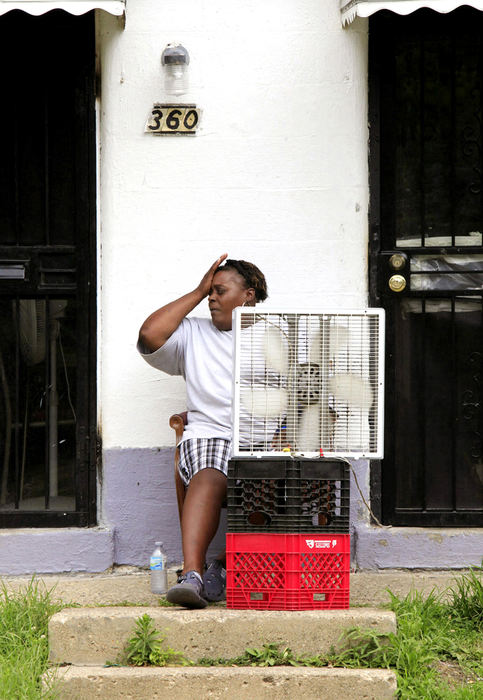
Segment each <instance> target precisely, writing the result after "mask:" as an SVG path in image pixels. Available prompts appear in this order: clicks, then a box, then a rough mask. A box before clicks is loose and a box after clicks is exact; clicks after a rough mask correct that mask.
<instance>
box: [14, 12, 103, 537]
mask: <svg viewBox="0 0 483 700" xmlns="http://www.w3.org/2000/svg"><path fill="white" fill-rule="evenodd" d="M94 57H95V45H94V16H93V13H89V14H87V15H83V16H80V17H74V16H72V15H70V14H67V13H65V12H62V11H54V12H49V13H48V14H46V15H43V16H40V17H32V16H30V15H28V14H25V13H23V12H19V11H15V12H10V13H8V14H6V15H3V16H2V17H0V66H1V69H0V72H1V78H2V80H1V82H2V95H3V99H2V107H1V109H0V141H1V153H2V157H1V163H0V527H18V526H34V527H42V526H45V527H51V526H59V525H61V526H62V525H65V526H68V525H77V526H85V525H89V524H91V523H93V522H95V517H96V512H95V506H96V502H95V444H96V443H95V433H94V430H95V290H96V282H95V119H94V109H95V101H94V100H95V92H94V85H95V83H94V75H95V72H94Z"/></svg>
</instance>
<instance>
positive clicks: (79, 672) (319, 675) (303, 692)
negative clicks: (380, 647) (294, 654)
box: [57, 666, 396, 700]
mask: <svg viewBox="0 0 483 700" xmlns="http://www.w3.org/2000/svg"><path fill="white" fill-rule="evenodd" d="M59 680H60V684H59V689H58V695H57V697H58V698H59V700H64V699H65V700H91V699H94V698H98V699H99V698H102V700H111V699H112V700H118V699H119V698H123V700H131V699H132V700H134V699H136V700H157V699H158V698H159V699H161V698H162V699H163V700H179V698H180V697H181V698H182V697H192V696H193V695H196V697H198V698H200V699H204V698H210V700H218V699H220V700H221V699H223V700H225V699H226V698H232V697H236V698H237V700H254V698H256V700H266V699H269V698H270V699H273V700H283V699H284V698H290V700H299V699H300V700H302V698H303V700H321V699H322V698H323V700H340V698H347V699H348V700H362V699H363V698H364V699H367V700H389V698H394V697H395V694H396V678H395V675H394V673H392V671H386V670H371V669H341V668H299V667H296V668H294V667H284V666H282V667H281V666H279V667H275V668H252V667H250V668H247V667H243V668H233V667H231V668H126V667H123V668H102V667H99V666H95V667H81V668H79V667H74V666H72V667H69V668H67V669H60V670H59Z"/></svg>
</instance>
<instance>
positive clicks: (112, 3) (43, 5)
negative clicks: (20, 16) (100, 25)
mask: <svg viewBox="0 0 483 700" xmlns="http://www.w3.org/2000/svg"><path fill="white" fill-rule="evenodd" d="M125 9H126V0H0V15H4V14H5V13H6V12H10V10H23V11H24V12H28V13H29V15H43V14H45V13H46V12H50V10H65V11H66V12H70V14H72V15H83V14H84V13H85V12H89V10H105V11H106V12H109V13H110V14H111V15H123V14H124V11H125Z"/></svg>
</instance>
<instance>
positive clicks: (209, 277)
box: [198, 253, 228, 299]
mask: <svg viewBox="0 0 483 700" xmlns="http://www.w3.org/2000/svg"><path fill="white" fill-rule="evenodd" d="M227 257H228V253H223V255H220V257H219V258H218V260H215V262H214V263H213V265H212V266H211V267H210V269H209V270H208V272H207V273H206V274H205V275H204V276H203V279H202V280H201V282H200V283H199V285H198V291H199V292H200V293H201V294H202V295H203V297H202V298H203V299H204V298H205V297H207V296H208V294H209V293H210V290H211V287H212V285H213V275H214V274H215V272H216V271H217V269H218V268H219V267H220V265H221V263H222V262H223V261H224V260H226V258H227Z"/></svg>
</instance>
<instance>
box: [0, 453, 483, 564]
mask: <svg viewBox="0 0 483 700" xmlns="http://www.w3.org/2000/svg"><path fill="white" fill-rule="evenodd" d="M353 468H354V472H355V474H356V476H357V484H358V486H357V484H356V480H355V478H354V476H353V475H352V479H351V514H350V519H351V535H352V537H351V547H352V565H353V566H354V567H356V568H359V569H388V568H405V569H415V568H418V569H419V568H421V569H452V568H454V569H458V568H466V567H468V566H478V565H480V564H481V560H482V556H483V529H463V528H462V529H425V528H401V527H377V526H375V525H372V524H371V519H370V514H369V511H368V505H370V499H369V473H370V466H369V463H368V462H367V461H365V460H360V461H358V462H354V463H353ZM359 489H360V491H359ZM100 493H101V496H100V503H99V513H100V517H99V521H100V526H99V527H96V528H85V529H83V528H67V529H58V530H54V529H50V528H46V529H21V530H9V529H7V530H0V575H1V574H4V575H5V574H10V575H18V574H33V573H60V572H81V571H86V572H89V571H90V572H100V571H105V570H106V569H109V568H110V567H111V566H113V565H116V564H117V565H120V564H130V565H133V566H141V567H146V566H147V565H148V562H149V555H150V554H151V551H152V550H153V548H154V542H155V541H156V540H162V541H163V542H164V544H165V548H166V552H167V554H168V559H169V562H170V563H171V564H174V563H180V562H181V561H182V551H181V537H180V529H179V520H178V508H177V504H176V493H175V488H174V479H173V449H172V448H163V449H128V450H123V449H112V450H106V451H105V452H104V459H103V471H102V484H101V487H100ZM364 501H365V502H366V503H364ZM225 532H226V513H225V512H223V515H222V520H221V523H220V528H219V529H218V533H217V535H216V537H215V539H214V541H213V543H212V546H211V547H210V550H209V552H208V559H210V558H211V557H212V556H214V555H215V554H216V553H218V552H219V551H221V550H222V549H223V548H224V545H225V539H224V535H225Z"/></svg>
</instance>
